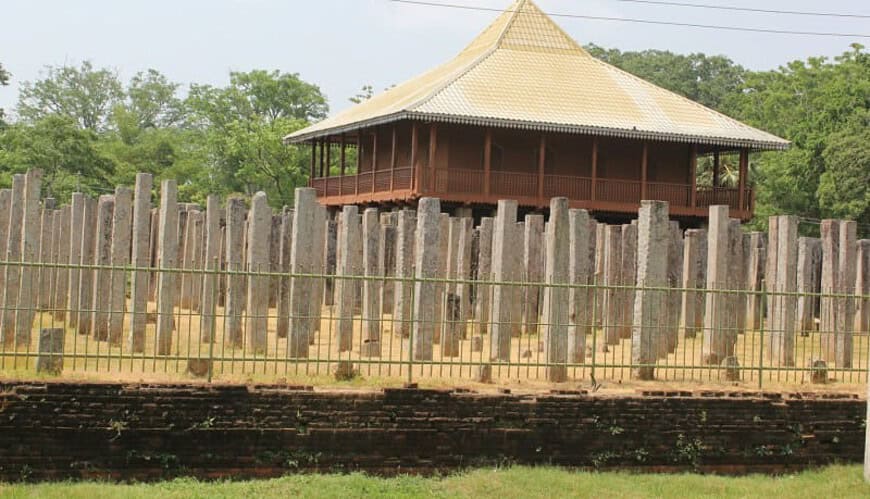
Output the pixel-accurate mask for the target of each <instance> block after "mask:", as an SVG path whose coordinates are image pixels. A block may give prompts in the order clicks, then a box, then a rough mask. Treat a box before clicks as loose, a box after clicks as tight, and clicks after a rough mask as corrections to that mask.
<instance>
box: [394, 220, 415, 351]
mask: <svg viewBox="0 0 870 499" xmlns="http://www.w3.org/2000/svg"><path fill="white" fill-rule="evenodd" d="M398 216H399V219H398V227H397V231H396V277H397V278H398V280H397V281H396V283H395V291H394V292H393V298H394V302H393V333H394V334H395V335H397V336H400V337H402V338H407V337H409V336H410V334H411V311H412V307H411V305H412V301H413V300H412V297H413V290H414V283H413V282H409V281H403V280H402V279H410V278H412V277H414V231H415V229H416V224H417V217H416V213H415V212H414V211H411V210H402V211H400V212H399V214H398Z"/></svg>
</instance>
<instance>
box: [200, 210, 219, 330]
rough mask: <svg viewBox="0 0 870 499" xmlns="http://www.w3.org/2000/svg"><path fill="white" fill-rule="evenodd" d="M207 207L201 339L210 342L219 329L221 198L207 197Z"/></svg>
mask: <svg viewBox="0 0 870 499" xmlns="http://www.w3.org/2000/svg"><path fill="white" fill-rule="evenodd" d="M205 203H206V207H205V226H204V230H205V257H204V258H203V262H202V268H203V269H205V270H206V271H207V272H206V273H205V274H204V275H203V276H202V296H201V300H200V304H201V307H200V311H201V315H200V322H199V329H200V339H201V340H202V341H203V342H204V343H210V342H212V341H214V339H215V332H216V331H217V316H216V313H217V298H218V275H217V272H218V271H219V270H220V244H221V241H220V237H221V227H220V218H221V207H220V198H218V196H216V195H214V194H212V195H210V196H208V198H206V202H205Z"/></svg>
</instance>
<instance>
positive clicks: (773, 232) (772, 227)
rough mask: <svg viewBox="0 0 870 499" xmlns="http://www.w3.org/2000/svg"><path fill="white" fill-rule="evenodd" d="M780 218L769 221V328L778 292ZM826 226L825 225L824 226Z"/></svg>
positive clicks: (766, 274)
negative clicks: (775, 294)
mask: <svg viewBox="0 0 870 499" xmlns="http://www.w3.org/2000/svg"><path fill="white" fill-rule="evenodd" d="M778 224H779V217H778V216H771V217H768V219H767V234H768V236H767V257H766V258H765V260H764V289H765V291H766V292H767V299H766V300H765V301H766V302H767V303H766V304H765V307H766V308H765V317H764V318H763V319H762V320H766V321H767V322H766V323H767V328H768V329H769V328H771V327H773V315H771V314H772V313H773V310H774V297H775V296H774V293H775V292H776V272H777V270H778V268H777V267H778V265H777V264H778V261H779V260H778V254H779V225H778ZM823 225H824V224H823ZM823 230H824V229H823Z"/></svg>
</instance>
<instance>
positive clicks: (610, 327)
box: [598, 225, 664, 352]
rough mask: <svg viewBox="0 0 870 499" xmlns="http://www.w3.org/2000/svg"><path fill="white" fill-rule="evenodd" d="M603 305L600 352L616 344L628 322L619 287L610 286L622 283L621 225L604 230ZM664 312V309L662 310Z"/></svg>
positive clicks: (609, 226) (610, 226)
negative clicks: (602, 333)
mask: <svg viewBox="0 0 870 499" xmlns="http://www.w3.org/2000/svg"><path fill="white" fill-rule="evenodd" d="M602 243H603V244H604V283H603V284H604V285H605V286H607V288H606V289H605V290H604V306H603V307H602V311H603V313H604V318H603V321H602V327H603V328H604V341H603V342H601V344H600V345H599V346H598V347H599V349H600V350H601V351H602V352H606V351H608V345H618V344H619V335H620V329H621V328H622V325H623V324H624V323H626V322H628V318H627V317H623V316H622V313H623V308H622V302H621V300H620V298H622V295H623V294H624V293H623V292H622V290H621V289H617V288H614V287H612V286H620V285H621V284H622V280H621V277H622V227H621V226H619V225H608V226H607V228H606V229H605V231H604V241H602ZM662 312H664V310H662Z"/></svg>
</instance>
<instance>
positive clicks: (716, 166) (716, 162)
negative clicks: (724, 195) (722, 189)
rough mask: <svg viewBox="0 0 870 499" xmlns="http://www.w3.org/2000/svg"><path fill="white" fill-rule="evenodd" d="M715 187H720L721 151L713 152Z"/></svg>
mask: <svg viewBox="0 0 870 499" xmlns="http://www.w3.org/2000/svg"><path fill="white" fill-rule="evenodd" d="M713 187H719V151H718V150H716V151H715V152H714V153H713Z"/></svg>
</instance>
